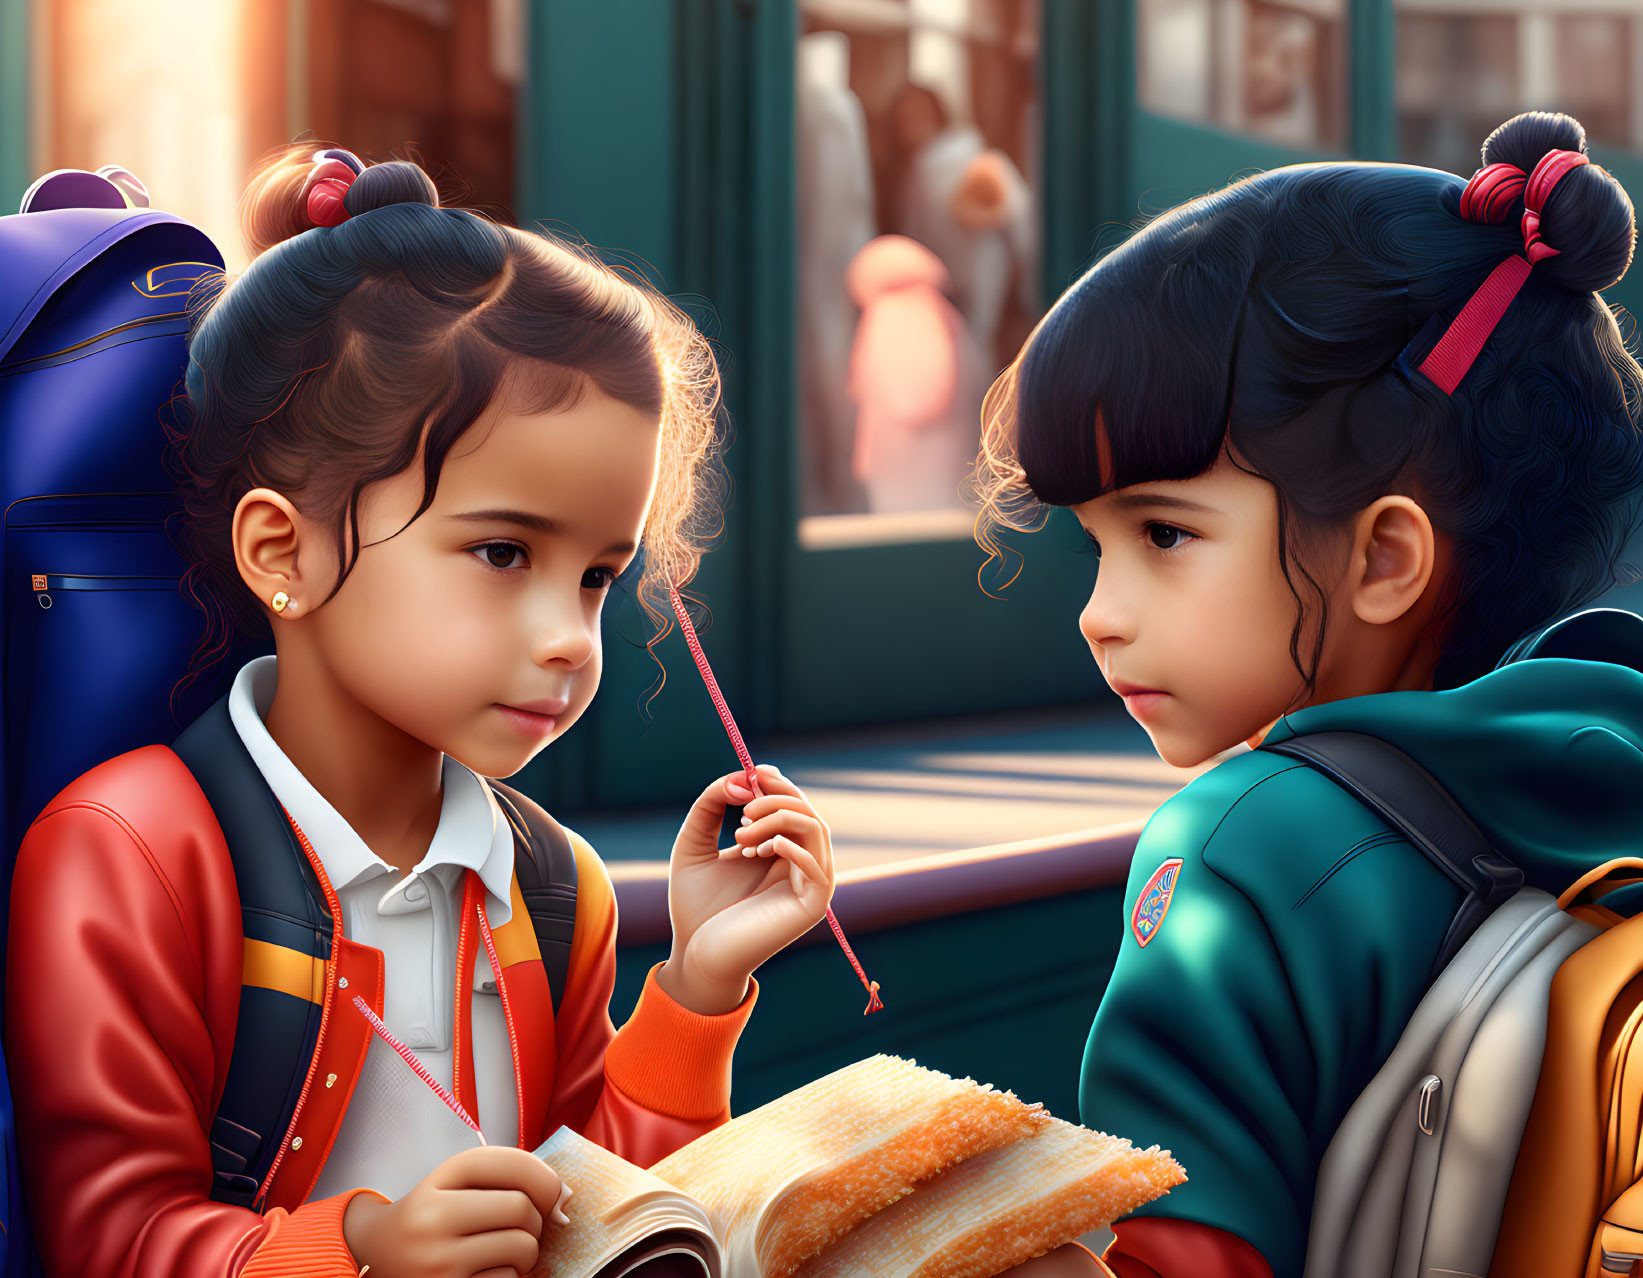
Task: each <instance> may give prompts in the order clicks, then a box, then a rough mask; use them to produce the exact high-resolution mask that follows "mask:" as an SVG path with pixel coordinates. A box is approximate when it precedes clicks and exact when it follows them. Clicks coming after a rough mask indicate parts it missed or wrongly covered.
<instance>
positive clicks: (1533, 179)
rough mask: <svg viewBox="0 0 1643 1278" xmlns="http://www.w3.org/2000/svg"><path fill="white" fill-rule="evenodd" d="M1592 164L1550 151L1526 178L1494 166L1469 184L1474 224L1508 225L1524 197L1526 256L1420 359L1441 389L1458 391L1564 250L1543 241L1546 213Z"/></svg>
mask: <svg viewBox="0 0 1643 1278" xmlns="http://www.w3.org/2000/svg"><path fill="white" fill-rule="evenodd" d="M1589 163H1591V161H1590V160H1588V159H1587V158H1586V155H1585V154H1584V153H1583V152H1580V151H1548V152H1547V153H1546V154H1545V155H1543V156H1542V157H1541V158H1540V163H1539V164H1537V165H1535V171H1534V172H1533V173H1530V174H1528V175H1527V176H1525V175H1524V172H1523V170H1522V169H1520V168H1518V167H1517V166H1516V165H1513V164H1491V165H1489V166H1487V167H1486V168H1482V169H1479V170H1478V171H1477V172H1476V173H1474V174H1473V175H1472V180H1471V181H1470V182H1468V183H1467V184H1466V189H1465V190H1464V191H1462V192H1461V196H1460V215H1461V216H1462V217H1464V218H1466V219H1467V221H1470V222H1487V223H1489V224H1490V225H1491V226H1503V225H1505V222H1506V219H1507V218H1508V217H1509V216H1511V211H1512V205H1513V204H1514V203H1516V202H1517V199H1518V197H1519V196H1520V195H1521V196H1522V197H1523V221H1522V228H1523V256H1522V257H1519V256H1518V255H1517V254H1515V253H1514V254H1513V255H1512V256H1511V257H1509V258H1507V259H1506V260H1505V261H1504V262H1502V263H1501V264H1500V265H1499V266H1497V267H1495V269H1494V270H1493V271H1491V272H1490V273H1489V278H1488V279H1486V280H1484V281H1483V283H1482V284H1481V285H1479V286H1478V291H1477V292H1476V293H1474V294H1472V297H1471V300H1470V301H1468V302H1467V303H1466V305H1465V306H1464V307H1463V308H1462V309H1461V312H1460V314H1459V315H1457V316H1455V322H1454V323H1453V324H1451V325H1450V326H1449V328H1448V329H1447V330H1446V331H1445V333H1444V335H1443V337H1442V338H1441V339H1440V340H1439V341H1438V344H1437V345H1436V346H1434V347H1433V348H1432V353H1431V354H1430V355H1428V356H1427V357H1426V358H1425V359H1424V360H1422V361H1421V366H1420V371H1421V372H1422V373H1424V374H1425V375H1426V376H1427V377H1429V378H1431V379H1432V381H1433V382H1435V383H1436V384H1437V385H1438V386H1439V387H1441V388H1442V390H1443V392H1444V394H1446V395H1453V394H1454V393H1455V388H1456V387H1457V386H1459V385H1460V383H1461V379H1462V378H1463V377H1465V376H1466V374H1467V371H1468V370H1469V369H1470V368H1471V367H1472V363H1473V361H1474V360H1476V359H1477V357H1478V352H1479V351H1481V350H1482V349H1483V344H1484V343H1485V342H1486V341H1488V340H1489V334H1491V333H1493V332H1494V331H1495V326H1496V325H1497V324H1499V323H1500V319H1501V316H1503V315H1505V314H1506V308H1507V307H1508V306H1510V305H1511V304H1512V299H1513V298H1514V297H1516V296H1517V295H1518V290H1519V289H1521V288H1522V287H1523V284H1524V281H1526V280H1527V279H1528V278H1529V271H1530V268H1531V267H1533V266H1534V264H1535V263H1536V262H1539V261H1543V260H1544V259H1546V258H1548V257H1556V256H1557V255H1558V253H1560V252H1561V251H1562V250H1560V249H1555V248H1553V247H1552V246H1551V245H1550V244H1548V243H1546V241H1545V240H1543V239H1542V238H1541V236H1540V218H1541V214H1542V213H1544V212H1545V210H1546V201H1547V199H1548V198H1550V196H1551V194H1552V188H1553V187H1555V186H1556V185H1557V184H1558V183H1559V182H1560V181H1561V180H1562V179H1563V177H1564V176H1565V175H1566V174H1568V173H1570V172H1572V171H1573V170H1575V169H1577V168H1579V167H1580V166H1581V165H1583V164H1589Z"/></svg>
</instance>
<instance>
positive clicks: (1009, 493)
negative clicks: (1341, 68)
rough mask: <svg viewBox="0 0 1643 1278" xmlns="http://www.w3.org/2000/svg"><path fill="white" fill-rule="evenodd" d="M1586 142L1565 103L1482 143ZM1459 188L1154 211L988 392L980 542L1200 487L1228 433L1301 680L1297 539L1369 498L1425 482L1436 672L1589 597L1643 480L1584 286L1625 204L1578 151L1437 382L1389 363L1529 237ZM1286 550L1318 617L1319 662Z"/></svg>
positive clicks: (1315, 183)
mask: <svg viewBox="0 0 1643 1278" xmlns="http://www.w3.org/2000/svg"><path fill="white" fill-rule="evenodd" d="M1585 145H1586V142H1585V133H1584V131H1583V130H1582V129H1581V127H1580V125H1579V124H1578V123H1577V122H1576V121H1574V120H1572V119H1570V118H1569V117H1568V116H1566V115H1554V114H1548V113H1545V112H1536V113H1531V114H1526V115H1520V116H1518V117H1516V118H1515V119H1513V120H1511V121H1508V122H1507V123H1506V124H1504V125H1502V126H1501V127H1500V128H1499V129H1497V130H1496V131H1495V132H1494V133H1493V134H1492V135H1491V136H1490V137H1489V140H1488V141H1487V143H1485V145H1484V152H1483V159H1484V163H1485V164H1492V163H1497V162H1504V163H1509V164H1512V165H1515V166H1516V167H1518V168H1519V169H1521V170H1522V171H1523V172H1524V173H1529V172H1531V171H1532V170H1533V169H1534V166H1535V164H1536V163H1537V162H1538V161H1539V160H1540V158H1541V157H1542V156H1543V155H1544V154H1546V153H1547V152H1548V151H1550V150H1554V149H1562V150H1571V151H1580V152H1584V151H1585ZM1464 187H1465V183H1464V182H1463V181H1462V180H1461V179H1460V178H1458V177H1456V176H1455V175H1453V174H1450V173H1442V172H1438V171H1436V170H1432V169H1425V168H1417V167H1413V166H1407V165H1395V164H1358V163H1351V164H1347V163H1342V164H1309V165H1297V166H1292V167H1288V168H1282V169H1277V170H1274V171H1272V172H1268V173H1264V174H1261V175H1259V176H1256V177H1253V178H1249V179H1246V180H1244V181H1240V182H1238V183H1236V184H1234V185H1232V186H1230V187H1228V188H1226V189H1225V190H1222V191H1218V192H1216V193H1214V194H1211V195H1207V196H1204V197H1202V198H1200V199H1196V200H1193V201H1191V202H1190V203H1187V204H1183V205H1181V206H1179V207H1177V208H1175V209H1173V210H1171V211H1169V212H1168V213H1166V214H1164V215H1162V216H1161V217H1159V218H1158V219H1156V220H1155V221H1153V222H1152V223H1151V224H1150V225H1148V226H1147V227H1146V228H1145V229H1144V230H1143V231H1141V232H1140V233H1139V234H1137V235H1135V236H1134V237H1133V238H1132V239H1130V240H1129V241H1128V242H1127V243H1125V244H1123V245H1122V246H1121V247H1119V248H1118V249H1116V250H1115V251H1113V252H1112V253H1110V254H1109V255H1108V256H1107V257H1105V258H1104V259H1103V260H1102V261H1101V262H1099V263H1098V264H1097V265H1096V266H1094V267H1093V268H1091V269H1090V270H1089V271H1088V272H1087V273H1086V274H1085V275H1084V276H1083V277H1082V278H1081V279H1079V280H1078V281H1077V282H1076V283H1075V284H1073V286H1072V287H1071V288H1069V289H1068V290H1067V292H1066V293H1065V294H1063V296H1062V297H1061V298H1060V300H1059V301H1058V302H1057V303H1056V304H1055V306H1054V308H1053V309H1052V310H1051V311H1050V312H1049V314H1048V315H1046V316H1045V317H1044V319H1043V320H1042V321H1041V322H1040V324H1039V325H1038V327H1037V329H1036V330H1035V331H1034V333H1033V335H1032V337H1031V339H1030V340H1029V341H1028V344H1027V345H1026V347H1025V348H1024V349H1023V351H1022V353H1021V354H1020V356H1019V357H1018V358H1017V360H1016V362H1015V364H1014V365H1012V367H1011V368H1010V369H1008V370H1007V371H1006V372H1005V373H1004V375H1003V376H1002V377H1000V379H999V381H998V382H997V383H995V385H994V387H993V389H992V391H991V392H990V393H989V395H988V398H987V404H986V408H985V411H984V418H985V422H984V444H983V450H982V456H981V458H980V460H979V462H978V467H977V477H976V483H977V487H978V489H979V491H980V493H981V496H982V500H983V510H982V514H981V518H980V519H979V520H978V525H977V540H978V541H980V542H981V544H982V546H983V547H984V548H985V549H987V550H988V551H989V553H990V555H991V556H994V557H996V556H997V555H998V554H999V553H1001V548H1000V546H999V543H998V542H997V540H996V538H995V537H994V530H995V529H996V528H998V527H1001V526H1002V527H1014V528H1018V529H1022V530H1026V529H1030V528H1034V527H1038V526H1041V525H1042V522H1043V519H1044V517H1045V516H1046V515H1047V511H1045V510H1044V509H1043V506H1045V505H1050V506H1071V505H1077V504H1080V503H1082V502H1085V501H1089V500H1091V499H1093V498H1095V497H1098V496H1101V495H1102V494H1103V493H1106V492H1110V491H1112V490H1114V489H1117V488H1124V487H1128V486H1130V485H1133V484H1139V483H1144V482H1149V481H1158V480H1172V479H1187V478H1191V477H1192V476H1195V475H1198V474H1201V473H1202V472H1204V471H1205V470H1207V469H1208V468H1209V467H1210V466H1212V465H1213V464H1214V462H1215V461H1216V459H1217V457H1218V456H1220V454H1221V453H1222V450H1223V448H1226V447H1227V446H1228V445H1230V446H1231V448H1230V451H1231V453H1232V455H1233V456H1234V458H1235V459H1236V460H1237V461H1238V462H1239V464H1241V465H1243V466H1244V468H1245V469H1247V470H1249V471H1251V472H1252V473H1254V474H1256V475H1259V476H1261V477H1262V478H1264V479H1267V480H1268V481H1270V482H1271V483H1272V484H1273V486H1274V488H1275V489H1276V491H1277V497H1278V513H1279V542H1280V555H1281V561H1282V563H1283V566H1284V572H1285V576H1286V579H1288V580H1289V581H1290V588H1291V590H1292V591H1293V592H1294V593H1295V597H1296V601H1297V620H1296V624H1295V629H1294V632H1293V635H1292V637H1291V645H1290V647H1291V655H1292V657H1294V659H1295V664H1296V667H1297V669H1299V670H1300V671H1301V674H1302V675H1303V677H1304V678H1305V679H1306V680H1307V683H1308V685H1309V687H1311V686H1314V684H1315V680H1316V676H1317V659H1318V653H1319V652H1320V651H1321V649H1322V643H1323V633H1324V628H1325V625H1326V624H1327V611H1326V606H1325V601H1324V598H1323V592H1322V590H1321V589H1319V588H1318V585H1317V583H1316V582H1315V581H1314V580H1313V579H1312V578H1311V577H1310V576H1309V575H1308V574H1307V573H1306V568H1305V565H1304V562H1300V561H1301V560H1304V556H1298V555H1297V554H1296V550H1297V548H1298V547H1300V546H1301V545H1302V544H1303V542H1302V539H1303V538H1305V537H1306V535H1307V534H1308V533H1310V532H1313V531H1317V530H1327V529H1332V528H1339V527H1342V526H1344V525H1345V524H1346V522H1347V521H1349V520H1350V518H1351V517H1352V516H1353V515H1354V514H1356V513H1357V512H1358V511H1360V510H1362V509H1363V508H1364V507H1366V506H1368V505H1370V504H1371V503H1372V502H1374V501H1375V500H1376V499H1377V498H1379V497H1381V496H1383V495H1385V494H1387V493H1391V492H1407V493H1409V494H1410V495H1412V496H1415V497H1416V499H1417V500H1419V501H1420V502H1421V503H1422V505H1423V506H1424V507H1425V508H1426V509H1427V512H1428V514H1429V516H1430V518H1431V519H1432V522H1433V525H1434V526H1435V527H1436V528H1438V529H1439V530H1441V531H1443V532H1446V533H1448V534H1449V535H1450V536H1451V537H1452V538H1453V544H1454V547H1455V556H1454V563H1453V571H1452V575H1451V578H1450V581H1449V583H1448V585H1449V592H1448V594H1447V596H1446V603H1445V607H1444V608H1443V610H1442V613H1441V615H1440V617H1439V618H1438V624H1440V626H1441V629H1440V631H1439V642H1440V648H1441V651H1442V656H1441V659H1440V661H1439V663H1438V667H1437V670H1436V673H1435V685H1436V686H1437V687H1449V686H1454V685H1457V684H1460V683H1464V682H1466V681H1468V680H1469V679H1471V678H1474V677H1476V676H1477V675H1479V674H1482V673H1484V672H1486V671H1487V670H1488V669H1489V668H1490V667H1491V666H1492V665H1493V664H1494V662H1495V660H1496V659H1497V658H1498V657H1499V656H1500V655H1501V653H1502V652H1504V651H1505V649H1506V648H1507V647H1509V646H1510V644H1511V643H1512V642H1513V640H1515V639H1516V638H1518V637H1519V636H1520V635H1522V634H1524V633H1525V632H1527V631H1528V630H1530V629H1533V628H1535V627H1538V626H1540V625H1543V624H1545V623H1546V622H1548V621H1550V620H1553V619H1555V618H1556V617H1558V616H1560V615H1562V614H1563V613H1564V612H1566V611H1567V610H1569V609H1570V608H1573V607H1576V606H1579V605H1580V604H1582V603H1585V602H1588V601H1589V600H1590V599H1591V598H1592V597H1594V596H1595V595H1596V594H1598V593H1600V592H1601V591H1602V590H1603V589H1604V587H1605V586H1607V585H1608V584H1610V582H1611V581H1612V580H1613V575H1614V566H1615V561H1616V559H1617V558H1618V556H1619V553H1620V551H1621V548H1622V547H1623V546H1624V544H1625V541H1626V538H1627V536H1628V535H1629V533H1630V531H1631V530H1632V527H1633V522H1632V521H1633V518H1634V515H1635V504H1636V503H1635V500H1634V497H1635V494H1636V491H1637V490H1638V488H1639V485H1640V484H1643V436H1640V435H1639V421H1638V414H1639V404H1640V401H1643V368H1639V366H1638V364H1637V362H1636V360H1634V359H1633V357H1632V355H1631V354H1630V352H1629V351H1628V350H1627V347H1626V343H1625V341H1624V339H1623V338H1622V336H1621V333H1620V330H1619V328H1618V326H1617V324H1616V322H1615V317H1614V315H1613V314H1612V313H1611V312H1610V310H1609V308H1608V306H1607V305H1606V304H1605V303H1604V302H1603V300H1602V298H1601V297H1599V296H1597V295H1596V292H1595V290H1598V289H1601V288H1607V287H1608V286H1609V285H1611V284H1613V283H1614V282H1615V281H1617V280H1618V279H1619V278H1620V277H1621V275H1623V274H1624V273H1625V270H1626V267H1627V266H1628V265H1629V263H1630V261H1631V254H1632V245H1633V242H1634V240H1635V224H1634V218H1633V212H1632V204H1631V200H1630V199H1629V198H1628V197H1627V195H1626V192H1625V191H1624V190H1623V189H1622V188H1621V186H1620V184H1619V183H1618V182H1616V181H1615V180H1614V178H1613V177H1611V176H1610V175H1609V174H1608V173H1607V172H1606V171H1605V170H1604V169H1602V168H1600V167H1598V166H1597V165H1595V164H1588V165H1584V166H1580V167H1578V168H1575V169H1573V170H1571V171H1570V172H1569V173H1568V174H1566V175H1565V176H1564V177H1563V179H1562V180H1561V181H1560V182H1559V183H1558V184H1557V185H1556V187H1555V188H1554V189H1553V192H1552V194H1551V196H1550V197H1549V199H1548V200H1547V201H1546V205H1545V208H1544V210H1543V216H1542V220H1541V233H1542V236H1543V238H1544V240H1545V241H1546V243H1548V244H1550V245H1551V246H1553V247H1555V248H1557V249H1559V250H1561V252H1560V254H1559V255H1558V256H1556V257H1551V258H1547V259H1545V260H1543V261H1541V262H1540V263H1539V264H1538V265H1536V266H1535V267H1534V269H1533V271H1532V273H1531V274H1530V277H1529V279H1528V281H1527V283H1526V284H1525V285H1524V286H1523V289H1522V291H1521V292H1520V293H1519V294H1518V296H1517V298H1516V300H1515V301H1513V303H1512V304H1511V306H1510V307H1509V308H1508V310H1507V312H1506V314H1505V317H1504V318H1503V319H1502V321H1501V322H1500V324H1499V326H1498V327H1497V328H1496V329H1495V330H1494V332H1493V334H1492V335H1491V336H1490V338H1489V340H1488V341H1487V343H1486V344H1485V345H1484V347H1483V350H1482V352H1481V354H1480V355H1479V356H1478V358H1477V360H1476V362H1475V363H1474V364H1473V365H1472V368H1471V370H1470V371H1469V372H1468V374H1467V375H1466V377H1465V379H1464V380H1463V381H1462V382H1461V383H1460V385H1459V387H1458V388H1457V390H1456V392H1455V393H1454V395H1452V396H1450V395H1445V394H1444V393H1443V391H1442V390H1440V389H1439V388H1438V387H1437V386H1435V385H1434V384H1433V383H1431V382H1430V381H1428V380H1427V379H1426V378H1425V377H1424V376H1423V375H1422V374H1420V373H1419V372H1418V371H1412V368H1411V365H1410V361H1409V360H1407V359H1400V356H1401V355H1403V354H1404V352H1405V350H1406V348H1407V347H1409V346H1410V344H1411V342H1412V340H1413V339H1416V338H1417V335H1419V336H1420V339H1421V340H1422V341H1426V340H1435V335H1436V331H1438V330H1441V328H1442V327H1443V326H1444V325H1445V324H1446V323H1447V321H1448V320H1450V319H1452V318H1453V317H1454V315H1455V314H1456V313H1457V312H1458V311H1459V310H1460V309H1461V307H1462V306H1464V304H1465V303H1466V302H1467V300H1468V299H1469V298H1470V297H1471V296H1472V294H1473V293H1474V292H1475V291H1476V289H1477V287H1478V285H1479V284H1481V283H1482V282H1483V280H1484V279H1485V278H1486V277H1487V276H1488V275H1489V273H1490V272H1491V271H1492V270H1493V269H1494V267H1495V266H1497V265H1498V264H1499V263H1500V262H1502V261H1503V260H1504V259H1505V258H1507V257H1508V256H1509V255H1511V254H1513V253H1520V254H1521V253H1522V252H1523V247H1524V244H1523V236H1522V232H1521V230H1520V229H1519V215H1520V214H1521V212H1522V205H1521V202H1520V203H1519V204H1518V205H1517V206H1516V207H1515V208H1514V210H1513V215H1512V216H1511V217H1510V218H1508V220H1507V222H1506V224H1505V225H1504V226H1492V225H1486V224H1481V223H1477V222H1471V221H1467V220H1464V219H1463V218H1461V216H1460V211H1459V205H1460V196H1461V192H1462V190H1463V189H1464ZM1434 317H1437V318H1436V319H1435V318H1434ZM1423 330H1424V331H1423ZM1417 345H1418V343H1417ZM1098 416H1099V420H1100V422H1101V424H1102V426H1103V427H1104V429H1103V430H1099V431H1098V429H1097V421H1098ZM1103 435H1104V438H1102V436H1103ZM1104 454H1105V456H1104ZM1104 462H1105V463H1106V464H1105V465H1104V464H1103V463H1104ZM1292 563H1293V564H1295V565H1296V566H1297V567H1299V568H1300V571H1301V573H1302V575H1303V576H1304V577H1306V579H1307V583H1308V585H1309V586H1310V587H1311V590H1310V594H1311V595H1312V596H1313V597H1314V599H1315V602H1316V605H1317V607H1318V608H1319V609H1320V624H1319V626H1318V630H1317V639H1316V643H1315V645H1314V650H1313V653H1312V655H1311V666H1310V669H1309V668H1308V667H1307V665H1305V664H1303V662H1302V660H1301V656H1300V652H1299V644H1300V635H1301V630H1302V624H1303V619H1304V616H1305V614H1306V611H1307V607H1308V605H1307V603H1306V601H1305V600H1303V598H1302V593H1301V591H1300V590H1298V589H1297V588H1296V584H1295V581H1294V579H1293V577H1291V576H1290V568H1291V564H1292Z"/></svg>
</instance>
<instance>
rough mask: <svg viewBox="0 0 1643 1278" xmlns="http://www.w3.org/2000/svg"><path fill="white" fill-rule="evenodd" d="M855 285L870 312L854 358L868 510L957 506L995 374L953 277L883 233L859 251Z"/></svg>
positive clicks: (857, 459) (915, 248)
mask: <svg viewBox="0 0 1643 1278" xmlns="http://www.w3.org/2000/svg"><path fill="white" fill-rule="evenodd" d="M846 282H847V283H848V285H849V288H850V296H851V297H852V298H854V299H855V302H856V305H857V306H859V307H861V312H862V314H861V322H860V323H859V324H858V325H857V326H856V342H855V347H854V349H853V350H852V351H851V354H850V398H851V399H853V400H855V402H856V446H855V455H854V459H853V466H852V469H853V470H854V472H855V475H856V478H857V479H859V480H860V481H861V482H862V483H863V484H864V485H865V486H866V488H867V507H868V510H869V511H871V512H872V513H874V514H889V513H897V512H905V511H916V510H945V509H948V508H951V507H955V506H957V505H958V504H959V495H958V490H959V484H960V482H961V481H962V480H963V478H964V476H965V474H966V473H967V470H968V467H969V465H970V462H971V461H972V460H973V459H974V457H975V454H976V449H977V446H978V443H979V438H980V425H979V423H980V416H979V410H980V404H981V392H982V389H983V375H984V371H985V370H984V368H983V363H982V359H981V357H980V352H979V351H977V350H976V347H975V342H974V339H973V338H972V337H971V335H970V331H969V328H968V326H967V325H966V324H965V322H964V317H963V316H962V315H960V314H959V312H958V309H957V308H956V307H955V306H954V305H953V303H952V302H951V301H950V300H949V299H948V296H947V295H948V293H949V291H950V290H951V288H952V277H951V276H950V275H949V274H948V271H947V268H946V267H945V266H944V265H942V262H941V259H940V258H938V257H937V256H936V255H935V254H934V253H932V252H931V251H930V250H929V249H927V248H925V247H924V246H923V245H922V244H920V243H918V242H917V241H916V240H910V239H908V238H907V237H906V236H903V235H881V236H879V237H878V238H877V239H875V240H872V241H871V242H869V243H868V244H867V245H866V247H864V248H863V249H862V250H861V252H859V253H857V254H856V257H855V260H854V261H852V262H851V263H850V270H849V274H848V276H847V277H846Z"/></svg>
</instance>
